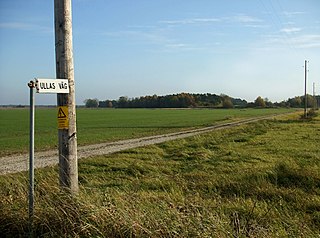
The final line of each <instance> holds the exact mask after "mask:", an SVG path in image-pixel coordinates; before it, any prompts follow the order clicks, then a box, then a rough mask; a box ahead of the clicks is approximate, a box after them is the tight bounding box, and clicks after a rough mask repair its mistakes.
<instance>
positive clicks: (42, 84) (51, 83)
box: [36, 79, 69, 93]
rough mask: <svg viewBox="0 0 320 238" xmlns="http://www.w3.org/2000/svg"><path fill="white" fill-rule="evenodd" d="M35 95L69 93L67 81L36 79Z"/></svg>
mask: <svg viewBox="0 0 320 238" xmlns="http://www.w3.org/2000/svg"><path fill="white" fill-rule="evenodd" d="M36 89H37V93H69V83H68V79H36Z"/></svg>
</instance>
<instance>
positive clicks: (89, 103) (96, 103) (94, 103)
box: [84, 98, 99, 108]
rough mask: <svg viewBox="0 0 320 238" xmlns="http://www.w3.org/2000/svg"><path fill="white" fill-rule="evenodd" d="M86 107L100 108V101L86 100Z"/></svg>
mask: <svg viewBox="0 0 320 238" xmlns="http://www.w3.org/2000/svg"><path fill="white" fill-rule="evenodd" d="M84 103H85V106H86V107H88V108H96V107H98V106H99V100H98V99H96V98H95V99H90V98H89V99H86V100H84Z"/></svg>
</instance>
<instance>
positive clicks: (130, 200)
mask: <svg viewBox="0 0 320 238" xmlns="http://www.w3.org/2000/svg"><path fill="white" fill-rule="evenodd" d="M319 132H320V118H319V117H317V118H314V119H313V120H308V121H306V120H299V119H296V118H294V117H292V116H290V117H287V116H286V117H283V118H282V119H280V120H268V121H262V122H258V123H253V124H250V125H244V126H239V127H237V128H232V129H226V130H220V131H215V132H211V133H207V134H205V135H201V136H195V137H191V138H187V139H181V140H176V141H171V142H167V143H163V144H160V145H152V146H147V147H143V148H137V149H132V150H127V151H123V152H120V153H116V154H112V155H109V156H99V157H95V158H90V159H86V160H82V161H80V164H79V181H80V194H79V196H78V197H76V198H72V197H70V196H69V195H67V194H64V193H63V192H61V191H60V190H59V188H58V171H57V167H53V168H46V169H41V170H37V171H36V175H35V177H36V189H35V191H36V197H35V221H34V222H35V224H34V234H35V236H37V237H38V236H40V237H319V235H320V229H319V227H320V172H319V171H320V147H319V143H318V140H319ZM0 186H1V188H2V189H1V190H0V200H1V203H0V233H1V234H4V235H5V236H8V237H10V236H24V235H26V234H27V232H28V214H27V197H28V192H27V173H17V174H12V175H6V176H1V177H0Z"/></svg>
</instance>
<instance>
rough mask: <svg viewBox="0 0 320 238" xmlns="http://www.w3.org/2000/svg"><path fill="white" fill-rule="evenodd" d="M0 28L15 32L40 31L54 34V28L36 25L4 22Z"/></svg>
mask: <svg viewBox="0 0 320 238" xmlns="http://www.w3.org/2000/svg"><path fill="white" fill-rule="evenodd" d="M0 28H2V29H13V30H23V31H40V32H45V33H52V32H53V28H50V27H45V26H39V25H36V24H30V23H24V22H2V23H0Z"/></svg>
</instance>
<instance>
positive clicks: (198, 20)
mask: <svg viewBox="0 0 320 238" xmlns="http://www.w3.org/2000/svg"><path fill="white" fill-rule="evenodd" d="M220 21H221V19H219V18H190V19H181V20H164V21H160V22H159V23H164V24H170V25H185V24H198V23H213V22H220Z"/></svg>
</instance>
